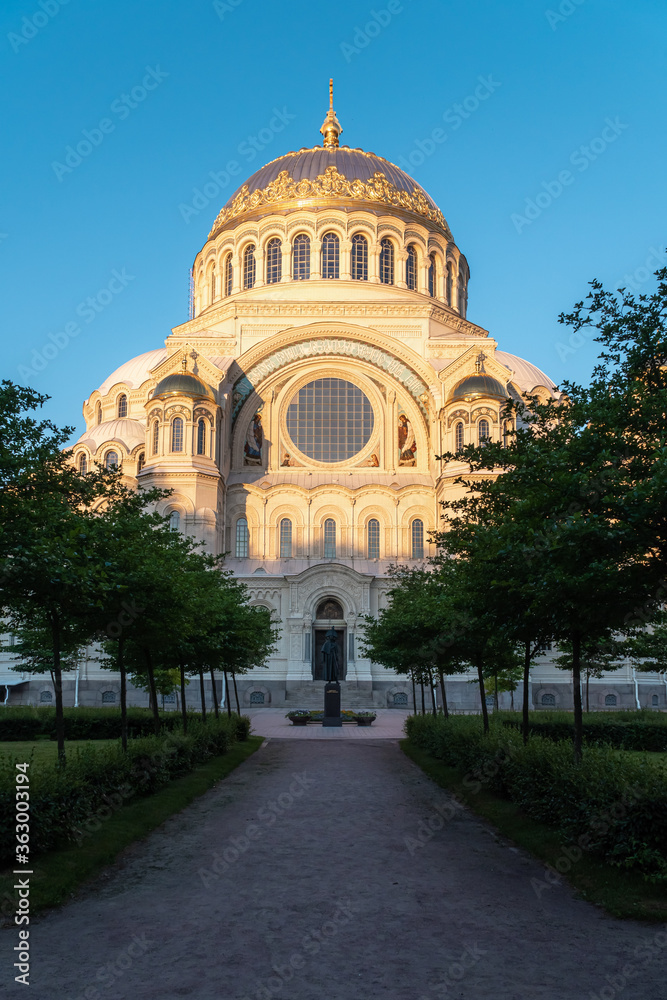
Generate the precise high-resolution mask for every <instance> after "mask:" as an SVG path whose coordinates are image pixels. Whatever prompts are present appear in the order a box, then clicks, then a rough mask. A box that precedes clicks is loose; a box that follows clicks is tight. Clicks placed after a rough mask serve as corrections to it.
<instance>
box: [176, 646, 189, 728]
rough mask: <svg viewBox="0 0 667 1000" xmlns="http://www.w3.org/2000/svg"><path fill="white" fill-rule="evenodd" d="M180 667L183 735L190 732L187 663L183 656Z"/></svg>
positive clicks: (179, 662) (179, 663)
mask: <svg viewBox="0 0 667 1000" xmlns="http://www.w3.org/2000/svg"><path fill="white" fill-rule="evenodd" d="M178 665H179V667H180V670H181V718H182V719H183V735H185V734H186V733H187V731H188V706H187V704H186V701H185V663H184V662H183V657H182V656H181V657H180V659H179V661H178Z"/></svg>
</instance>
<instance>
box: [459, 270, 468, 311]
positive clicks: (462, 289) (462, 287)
mask: <svg viewBox="0 0 667 1000" xmlns="http://www.w3.org/2000/svg"><path fill="white" fill-rule="evenodd" d="M466 300H467V293H466V283H465V279H464V277H463V275H462V274H459V313H460V315H461V316H465V314H466Z"/></svg>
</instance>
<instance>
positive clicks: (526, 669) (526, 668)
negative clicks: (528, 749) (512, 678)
mask: <svg viewBox="0 0 667 1000" xmlns="http://www.w3.org/2000/svg"><path fill="white" fill-rule="evenodd" d="M529 677H530V639H526V641H525V643H524V647H523V718H522V720H521V731H522V733H523V742H524V746H525V744H526V743H527V742H528V735H529V727H530V722H529V719H528V713H529V709H530V701H529V699H528V678H529Z"/></svg>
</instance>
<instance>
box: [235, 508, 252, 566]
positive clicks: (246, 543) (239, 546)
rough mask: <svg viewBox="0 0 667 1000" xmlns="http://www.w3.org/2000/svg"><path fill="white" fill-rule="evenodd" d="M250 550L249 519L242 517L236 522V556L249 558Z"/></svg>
mask: <svg viewBox="0 0 667 1000" xmlns="http://www.w3.org/2000/svg"><path fill="white" fill-rule="evenodd" d="M249 550H250V535H249V532H248V521H247V520H246V518H245V517H240V518H239V519H238V521H237V522H236V558H237V559H247V558H248V553H249Z"/></svg>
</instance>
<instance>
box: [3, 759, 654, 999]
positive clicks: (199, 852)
mask: <svg viewBox="0 0 667 1000" xmlns="http://www.w3.org/2000/svg"><path fill="white" fill-rule="evenodd" d="M546 885H547V883H546V882H545V881H544V871H543V869H542V868H541V867H540V865H539V864H538V863H537V862H535V861H533V860H531V859H530V858H528V857H526V856H524V855H523V854H522V853H521V852H519V851H517V850H516V849H515V848H512V847H510V846H509V845H508V844H507V843H505V842H504V841H502V840H500V839H498V838H497V837H496V835H495V834H494V833H493V832H492V831H491V830H490V829H489V828H488V827H487V826H486V825H485V824H484V823H482V822H481V821H479V820H477V819H476V818H475V817H474V816H473V815H472V814H471V813H469V812H467V811H466V810H464V809H462V808H460V807H457V806H456V805H455V804H453V803H452V800H451V798H450V797H449V796H448V795H447V794H446V793H445V792H443V791H442V790H441V789H439V788H438V787H437V786H436V785H434V784H433V783H432V782H431V781H430V780H429V779H428V778H426V777H425V776H424V775H422V773H421V771H419V769H418V768H417V767H416V766H415V765H414V764H412V762H411V761H409V760H408V759H407V758H406V757H405V756H404V755H403V754H402V752H401V751H400V749H399V747H398V745H397V743H396V742H393V741H390V740H383V741H377V742H373V741H371V740H364V741H363V742H358V743H357V742H353V741H349V740H344V741H339V742H330V741H322V740H320V741H313V740H308V741H303V740H270V741H269V742H268V743H266V744H265V745H264V746H263V747H262V748H261V749H260V750H259V751H258V752H257V753H256V754H254V755H253V756H252V757H251V758H249V760H247V761H246V762H245V763H244V764H242V765H241V766H240V767H239V768H238V769H237V770H236V771H234V772H233V773H232V774H231V775H230V776H229V777H228V778H226V779H225V780H224V781H222V782H220V783H219V784H218V785H217V786H216V787H215V788H214V789H212V790H211V791H210V792H208V793H207V794H205V795H204V796H202V797H201V798H200V799H198V800H197V801H196V802H195V803H193V804H192V805H191V806H189V807H188V808H187V809H185V810H184V811H183V812H182V813H180V814H179V815H177V816H174V817H173V818H172V819H170V820H169V821H168V822H167V823H165V824H164V825H163V826H162V827H161V828H160V829H159V830H157V831H155V832H154V833H153V834H152V835H151V836H150V837H148V838H147V839H146V840H145V841H143V842H142V843H141V844H138V845H135V847H134V848H132V849H131V850H129V851H127V852H126V853H125V854H124V856H123V859H122V861H121V862H119V863H118V864H117V865H115V866H113V867H112V868H110V869H108V871H107V872H106V873H105V875H104V876H103V877H102V878H100V879H98V880H97V881H96V882H95V883H94V884H92V885H91V886H90V887H89V888H88V889H87V890H86V891H85V892H84V893H83V894H82V895H81V896H79V897H78V898H77V899H75V900H73V901H72V902H71V903H70V904H68V905H67V906H66V907H65V908H64V909H62V910H60V911H58V912H54V913H51V914H49V915H48V916H46V917H44V918H43V919H42V920H40V921H38V922H37V923H35V924H33V926H32V928H31V938H30V940H31V952H32V972H31V988H30V993H29V994H24V987H22V986H20V985H18V984H15V983H14V982H13V975H14V973H13V971H12V968H11V966H12V962H13V961H14V959H13V958H11V957H10V955H11V949H12V948H13V946H14V945H15V944H16V939H17V935H16V930H15V929H13V928H12V929H9V930H3V931H2V932H1V934H0V942H1V944H2V951H1V960H2V966H1V968H2V978H3V980H4V982H5V983H7V984H8V988H7V989H6V990H5V992H4V995H5V996H8V997H15V996H23V995H29V996H30V997H31V998H32V1000H80V998H85V1000H112V998H113V1000H118V998H121V1000H125V998H127V1000H130V998H132V1000H177V998H182V997H193V998H196V1000H213V998H215V1000H220V998H224V1000H228V998H229V1000H255V998H262V1000H268V998H270V997H284V998H286V1000H321V998H324V1000H374V998H380V997H382V998H384V997H387V998H391V1000H435V998H438V997H445V998H447V1000H449V998H450V997H455V998H466V1000H473V998H474V1000H487V998H488V1000H491V998H493V1000H575V998H576V1000H591V998H596V1000H611V998H613V997H616V996H619V995H620V996H621V997H622V1000H659V998H661V1000H662V998H665V997H666V996H667V987H665V978H666V976H665V967H666V965H667V962H666V959H667V933H666V932H665V928H664V927H661V926H653V925H643V924H638V923H631V922H621V921H617V920H613V919H611V918H609V917H607V916H605V915H604V914H603V913H601V912H600V911H599V910H598V909H596V908H595V907H593V906H591V905H590V904H588V903H585V902H582V901H580V900H577V899H575V898H574V896H573V894H572V892H571V891H570V890H569V889H568V888H567V887H566V886H564V885H560V886H552V887H549V888H545V886H546ZM536 890H537V891H536Z"/></svg>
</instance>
